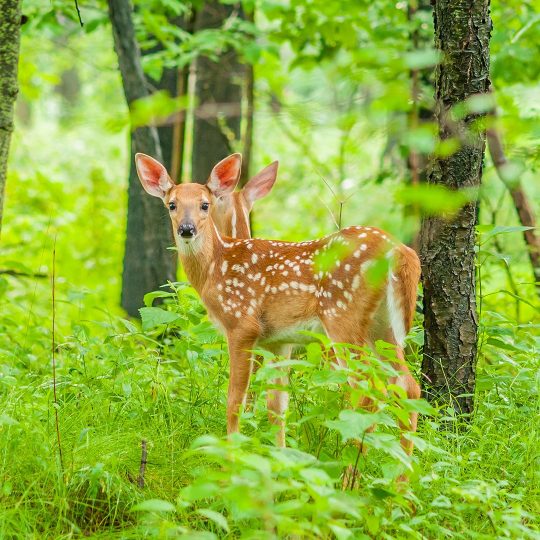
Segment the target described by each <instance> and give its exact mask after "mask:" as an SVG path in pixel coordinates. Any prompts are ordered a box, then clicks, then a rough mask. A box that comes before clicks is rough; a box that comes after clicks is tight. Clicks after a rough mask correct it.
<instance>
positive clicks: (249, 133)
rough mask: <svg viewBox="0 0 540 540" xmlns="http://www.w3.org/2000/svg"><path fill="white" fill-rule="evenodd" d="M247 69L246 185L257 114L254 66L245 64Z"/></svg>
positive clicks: (243, 181) (243, 172)
mask: <svg viewBox="0 0 540 540" xmlns="http://www.w3.org/2000/svg"><path fill="white" fill-rule="evenodd" d="M245 69H246V81H245V83H246V86H245V88H246V90H245V91H246V96H245V99H246V109H245V115H246V116H245V123H246V126H245V128H244V134H243V141H242V176H241V177H240V185H242V186H244V185H245V184H246V183H247V181H248V180H249V179H250V177H251V158H252V153H253V120H254V116H255V96H254V89H255V88H254V87H255V77H254V73H253V66H251V65H248V66H245Z"/></svg>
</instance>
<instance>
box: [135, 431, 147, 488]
mask: <svg viewBox="0 0 540 540" xmlns="http://www.w3.org/2000/svg"><path fill="white" fill-rule="evenodd" d="M146 456H147V450H146V441H145V440H144V439H142V440H141V466H140V467H139V477H138V478H137V485H138V486H139V487H140V488H141V489H142V488H143V487H144V473H145V471H146V464H147V461H146Z"/></svg>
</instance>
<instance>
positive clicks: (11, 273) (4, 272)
mask: <svg viewBox="0 0 540 540" xmlns="http://www.w3.org/2000/svg"><path fill="white" fill-rule="evenodd" d="M0 275H5V276H15V277H29V278H41V279H45V278H46V277H49V276H48V275H47V274H42V273H40V272H37V273H33V272H19V270H9V269H2V270H0Z"/></svg>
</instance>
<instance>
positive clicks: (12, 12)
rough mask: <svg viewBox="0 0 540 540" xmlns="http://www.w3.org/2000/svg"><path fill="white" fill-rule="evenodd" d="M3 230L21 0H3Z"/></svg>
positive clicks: (0, 90)
mask: <svg viewBox="0 0 540 540" xmlns="http://www.w3.org/2000/svg"><path fill="white" fill-rule="evenodd" d="M0 13H1V14H2V15H1V16H0V232H1V231H2V217H3V208H4V193H5V189H6V176H7V161H8V154H9V143H10V141H11V133H12V132H13V113H14V107H15V100H16V98H17V92H18V91H19V85H18V81H17V68H18V64H19V47H20V39H21V2H20V1H19V0H0Z"/></svg>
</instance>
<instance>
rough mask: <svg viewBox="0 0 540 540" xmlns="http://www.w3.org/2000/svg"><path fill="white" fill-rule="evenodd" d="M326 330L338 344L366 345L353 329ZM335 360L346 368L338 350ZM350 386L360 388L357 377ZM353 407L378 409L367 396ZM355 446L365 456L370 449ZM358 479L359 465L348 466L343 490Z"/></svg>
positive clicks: (364, 445) (335, 352)
mask: <svg viewBox="0 0 540 540" xmlns="http://www.w3.org/2000/svg"><path fill="white" fill-rule="evenodd" d="M325 329H326V333H327V335H328V337H329V338H330V339H331V340H332V341H334V342H336V343H352V344H355V345H358V346H363V345H365V344H366V340H365V338H364V337H363V336H358V335H357V333H355V332H354V331H353V330H352V329H349V330H348V329H347V328H345V327H343V326H342V327H334V325H329V324H325ZM332 356H333V360H334V362H335V363H336V364H337V365H339V366H345V365H346V362H345V360H344V359H343V358H342V357H340V355H339V351H337V350H336V348H334V349H333V353H332ZM348 382H349V386H350V387H351V388H352V389H354V388H356V387H357V386H358V377H357V376H356V375H355V376H349V380H348ZM351 405H352V406H353V407H354V408H362V409H365V410H367V411H374V410H375V409H376V406H375V403H374V402H373V400H372V399H371V398H369V397H367V396H364V397H362V398H360V399H359V400H357V401H352V400H351ZM375 427H376V425H375V424H373V425H372V426H369V427H368V428H367V429H366V431H365V432H364V435H365V434H366V433H371V432H372V431H374V430H375ZM354 445H355V446H356V447H357V448H358V451H359V452H360V453H361V454H362V455H363V456H365V455H366V454H367V451H368V447H367V445H366V444H364V443H363V442H362V441H354ZM357 478H358V470H357V463H356V464H355V465H348V466H347V468H346V469H345V471H344V473H343V480H342V489H343V490H346V489H353V487H354V484H355V482H356V479H357Z"/></svg>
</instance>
